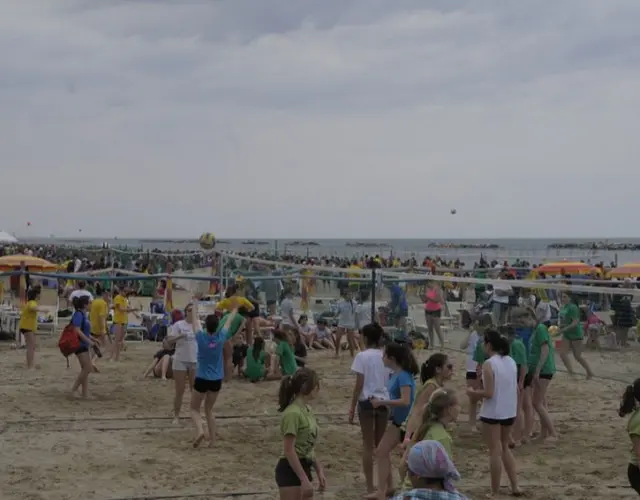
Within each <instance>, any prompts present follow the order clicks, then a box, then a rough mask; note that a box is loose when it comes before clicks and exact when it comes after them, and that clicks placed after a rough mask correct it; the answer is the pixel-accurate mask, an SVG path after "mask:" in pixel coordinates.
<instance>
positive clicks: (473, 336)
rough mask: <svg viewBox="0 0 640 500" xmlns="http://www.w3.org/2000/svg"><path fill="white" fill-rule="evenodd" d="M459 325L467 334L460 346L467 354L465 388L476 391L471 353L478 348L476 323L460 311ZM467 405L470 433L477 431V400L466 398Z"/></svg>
mask: <svg viewBox="0 0 640 500" xmlns="http://www.w3.org/2000/svg"><path fill="white" fill-rule="evenodd" d="M460 325H461V326H462V329H463V330H465V331H466V332H467V334H466V335H465V338H464V339H463V341H462V343H461V344H460V349H462V350H463V351H465V352H466V353H467V356H466V357H467V359H466V371H467V373H466V375H465V378H466V381H467V387H472V388H474V389H477V388H478V387H479V384H478V372H477V370H476V368H477V366H476V362H475V361H474V360H473V353H474V352H475V351H476V349H477V347H478V341H479V339H480V335H478V332H477V331H476V326H477V325H476V322H475V321H473V319H472V317H471V313H470V312H469V311H467V310H466V309H464V310H462V311H460ZM468 400H469V405H468V409H467V413H468V415H469V428H470V429H471V430H472V431H474V432H475V431H477V427H476V417H477V414H478V400H477V399H476V398H474V397H471V396H468Z"/></svg>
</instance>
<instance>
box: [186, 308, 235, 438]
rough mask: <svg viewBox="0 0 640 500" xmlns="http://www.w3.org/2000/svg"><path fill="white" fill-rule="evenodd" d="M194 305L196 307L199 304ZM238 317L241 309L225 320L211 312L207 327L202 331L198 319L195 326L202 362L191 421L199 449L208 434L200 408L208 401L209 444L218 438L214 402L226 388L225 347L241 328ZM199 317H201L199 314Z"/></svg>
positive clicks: (227, 316) (192, 400)
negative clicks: (236, 322)
mask: <svg viewBox="0 0 640 500" xmlns="http://www.w3.org/2000/svg"><path fill="white" fill-rule="evenodd" d="M193 307H196V306H195V304H194V306H193ZM236 316H238V310H237V309H233V310H232V312H231V313H228V314H226V315H225V316H223V317H222V319H221V320H218V317H217V316H216V315H215V314H210V315H209V316H207V318H206V320H205V329H204V330H200V322H199V321H198V320H196V322H195V324H194V327H196V328H197V329H198V332H197V333H196V335H195V338H196V343H197V346H198V358H197V359H198V361H197V365H196V378H195V381H194V383H193V392H192V394H191V420H193V424H194V426H195V429H196V437H195V439H194V441H193V447H194V448H197V447H198V446H199V445H200V443H201V442H202V441H203V440H204V439H205V437H206V434H205V431H204V427H203V425H202V417H201V416H200V407H201V406H202V403H203V402H204V414H205V419H206V422H207V429H208V431H209V446H213V444H214V441H215V437H216V433H215V432H216V427H215V425H216V424H215V418H214V417H213V405H214V404H215V402H216V399H218V394H219V392H220V389H221V387H222V381H223V379H224V377H225V373H224V357H223V349H224V344H225V342H226V341H227V340H229V339H231V338H232V337H233V336H234V335H235V334H236V333H237V332H238V329H237V328H236V329H234V328H233V325H234V321H235V318H236ZM196 317H197V316H196Z"/></svg>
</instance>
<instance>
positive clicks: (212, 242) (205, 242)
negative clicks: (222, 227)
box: [198, 233, 216, 250]
mask: <svg viewBox="0 0 640 500" xmlns="http://www.w3.org/2000/svg"><path fill="white" fill-rule="evenodd" d="M198 242H199V243H200V248H202V249H203V250H212V249H213V247H215V246H216V235H215V234H213V233H202V234H201V235H200V239H199V240H198Z"/></svg>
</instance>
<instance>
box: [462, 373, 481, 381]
mask: <svg viewBox="0 0 640 500" xmlns="http://www.w3.org/2000/svg"><path fill="white" fill-rule="evenodd" d="M465 378H466V379H467V380H478V372H467V374H466V375H465Z"/></svg>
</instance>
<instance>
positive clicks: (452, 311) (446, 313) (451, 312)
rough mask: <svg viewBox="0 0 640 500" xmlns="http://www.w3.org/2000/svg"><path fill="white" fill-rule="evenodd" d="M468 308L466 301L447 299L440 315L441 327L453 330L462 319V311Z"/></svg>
mask: <svg viewBox="0 0 640 500" xmlns="http://www.w3.org/2000/svg"><path fill="white" fill-rule="evenodd" d="M466 308H467V303H466V302H451V301H446V302H445V304H444V308H443V310H442V316H441V317H440V326H441V328H443V329H445V330H446V329H451V330H453V329H454V328H455V327H456V326H457V325H458V322H459V321H460V311H461V310H463V309H466Z"/></svg>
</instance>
